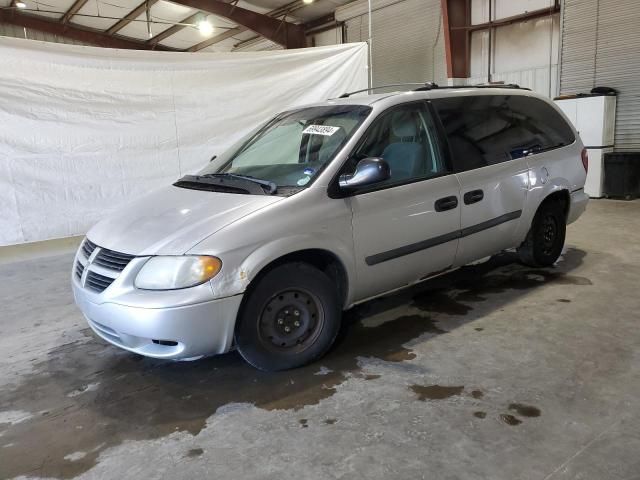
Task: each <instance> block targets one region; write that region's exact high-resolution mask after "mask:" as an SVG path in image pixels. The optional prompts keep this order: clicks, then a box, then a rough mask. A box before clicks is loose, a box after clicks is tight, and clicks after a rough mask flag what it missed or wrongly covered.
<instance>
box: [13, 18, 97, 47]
mask: <svg viewBox="0 0 640 480" xmlns="http://www.w3.org/2000/svg"><path fill="white" fill-rule="evenodd" d="M0 36H4V37H16V38H28V39H29V40H41V41H43V42H53V43H66V44H69V45H90V44H88V43H83V42H79V41H77V40H72V39H70V38H67V37H63V36H60V35H52V34H51V33H44V32H41V31H39V30H32V29H29V28H22V27H18V26H16V25H11V24H9V23H0Z"/></svg>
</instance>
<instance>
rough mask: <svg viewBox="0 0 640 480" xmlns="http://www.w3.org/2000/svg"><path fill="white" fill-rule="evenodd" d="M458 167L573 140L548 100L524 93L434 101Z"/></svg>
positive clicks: (476, 165) (511, 157)
mask: <svg viewBox="0 0 640 480" xmlns="http://www.w3.org/2000/svg"><path fill="white" fill-rule="evenodd" d="M432 103H433V105H434V106H435V108H436V110H437V111H438V114H439V115H440V119H441V121H442V124H443V125H444V129H445V132H446V134H447V138H448V140H449V145H450V147H451V151H452V155H453V162H454V166H455V168H456V170H457V171H466V170H473V169H476V168H482V167H485V166H487V165H494V164H496V163H501V162H506V161H509V160H514V159H517V158H521V157H523V156H525V155H527V154H529V153H536V152H541V151H545V150H549V149H552V148H558V147H561V146H565V145H569V144H570V143H572V142H573V141H574V140H575V138H574V135H573V132H572V130H571V128H570V127H569V126H568V125H567V123H566V122H565V121H564V119H563V118H562V117H561V116H560V115H559V114H558V113H557V112H556V111H555V110H554V109H553V108H552V107H551V106H549V105H547V104H546V103H545V102H543V101H541V100H538V99H536V98H531V97H524V96H520V95H514V96H507V95H478V96H473V97H470V96H465V97H451V98H441V99H434V100H433V101H432Z"/></svg>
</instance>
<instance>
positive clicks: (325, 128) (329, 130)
mask: <svg viewBox="0 0 640 480" xmlns="http://www.w3.org/2000/svg"><path fill="white" fill-rule="evenodd" d="M338 130H340V127H330V126H329V125H309V126H308V127H307V128H305V129H304V131H303V132H302V133H306V134H309V135H325V136H327V137H330V136H331V135H333V134H334V133H336V132H337V131H338Z"/></svg>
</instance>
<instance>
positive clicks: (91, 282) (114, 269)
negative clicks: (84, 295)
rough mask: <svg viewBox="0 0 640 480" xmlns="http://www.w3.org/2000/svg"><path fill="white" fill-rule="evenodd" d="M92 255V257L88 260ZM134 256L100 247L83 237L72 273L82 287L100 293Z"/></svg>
mask: <svg viewBox="0 0 640 480" xmlns="http://www.w3.org/2000/svg"><path fill="white" fill-rule="evenodd" d="M92 255H93V256H94V258H93V259H92V260H91V262H90V261H89V259H90V258H91V256H92ZM134 258H135V256H134V255H129V254H128V253H121V252H116V251H114V250H109V249H108V248H102V247H100V246H99V245H96V244H95V243H93V242H92V241H91V240H89V239H88V238H85V240H84V242H82V246H81V247H80V252H79V253H78V256H77V261H76V264H75V267H74V273H75V275H76V278H77V279H78V280H79V281H80V283H81V284H82V286H83V287H85V288H87V289H88V290H91V291H93V292H97V293H102V292H103V291H104V290H105V289H106V288H107V287H108V286H109V285H111V284H112V283H113V281H114V280H115V279H116V278H118V275H120V272H122V271H123V270H124V269H125V267H126V266H127V265H128V264H129V262H130V261H131V260H133V259H134ZM96 270H97V271H96ZM83 275H84V280H83Z"/></svg>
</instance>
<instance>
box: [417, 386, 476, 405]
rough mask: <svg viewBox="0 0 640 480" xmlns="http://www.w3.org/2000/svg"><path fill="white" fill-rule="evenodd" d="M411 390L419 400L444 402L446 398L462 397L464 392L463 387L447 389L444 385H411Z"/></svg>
mask: <svg viewBox="0 0 640 480" xmlns="http://www.w3.org/2000/svg"><path fill="white" fill-rule="evenodd" d="M409 388H411V390H412V391H413V393H415V394H416V395H417V396H418V400H421V401H423V402H424V401H426V400H443V399H445V398H449V397H454V396H456V395H460V394H461V393H462V391H463V390H464V386H461V387H446V386H442V385H411V386H410V387H409Z"/></svg>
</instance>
